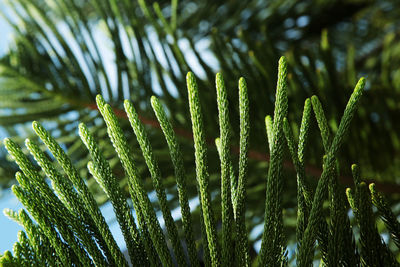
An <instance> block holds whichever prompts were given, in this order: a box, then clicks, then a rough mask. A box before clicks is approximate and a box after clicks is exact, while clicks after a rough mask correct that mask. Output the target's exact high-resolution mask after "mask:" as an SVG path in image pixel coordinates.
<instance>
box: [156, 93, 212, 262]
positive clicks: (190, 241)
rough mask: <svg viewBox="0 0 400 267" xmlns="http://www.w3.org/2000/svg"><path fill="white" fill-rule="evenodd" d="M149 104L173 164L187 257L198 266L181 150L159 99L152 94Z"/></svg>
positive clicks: (205, 242) (204, 241) (205, 241)
mask: <svg viewBox="0 0 400 267" xmlns="http://www.w3.org/2000/svg"><path fill="white" fill-rule="evenodd" d="M151 105H152V107H153V110H154V113H155V114H156V116H157V120H158V121H159V123H160V126H161V128H162V130H163V132H164V136H165V139H166V141H167V144H168V148H169V151H170V155H171V160H172V163H173V165H174V169H175V176H176V184H177V188H178V196H179V203H180V206H181V213H182V223H183V229H184V231H185V237H186V243H187V246H188V254H189V259H190V263H191V265H192V266H194V267H196V266H199V262H198V259H197V252H196V245H195V239H194V235H193V227H192V223H193V222H192V218H191V215H190V207H189V199H188V194H187V190H186V174H185V169H184V164H183V157H182V152H181V149H180V146H179V143H178V140H177V137H176V135H175V132H174V129H173V128H172V125H171V123H170V122H169V120H168V119H167V115H166V113H165V110H164V108H163V107H162V105H161V103H160V101H159V100H158V99H157V98H156V97H154V96H153V97H152V98H151ZM201 224H202V225H203V224H204V223H203V222H201ZM203 238H204V237H203ZM205 238H206V237H205ZM203 244H204V245H205V244H207V239H203ZM206 249H207V248H206V247H205V248H204V250H206Z"/></svg>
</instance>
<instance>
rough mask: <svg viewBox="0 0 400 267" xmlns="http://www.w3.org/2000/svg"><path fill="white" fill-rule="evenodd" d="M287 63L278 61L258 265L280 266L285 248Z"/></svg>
mask: <svg viewBox="0 0 400 267" xmlns="http://www.w3.org/2000/svg"><path fill="white" fill-rule="evenodd" d="M286 64H287V63H286V59H285V58H284V57H281V59H280V60H279V72H278V82H277V88H276V101H275V111H274V120H273V127H272V128H273V129H272V130H273V131H272V132H273V135H272V136H273V138H272V146H271V149H272V150H271V160H270V166H269V169H268V177H267V188H268V190H267V192H266V202H265V215H264V218H265V222H264V232H263V236H262V243H261V250H260V255H259V265H261V266H265V265H266V264H270V265H271V266H280V265H281V259H282V258H281V256H282V255H281V253H282V248H283V218H282V183H283V182H282V179H283V177H282V160H283V144H284V138H285V137H284V134H283V119H284V118H285V117H286V115H287V109H288V103H287V101H288V100H287V92H286V90H287V84H286V82H287V81H286V77H287V65H286Z"/></svg>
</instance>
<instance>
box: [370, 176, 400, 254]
mask: <svg viewBox="0 0 400 267" xmlns="http://www.w3.org/2000/svg"><path fill="white" fill-rule="evenodd" d="M369 191H370V192H371V198H372V203H373V204H374V206H375V207H377V208H378V211H379V215H380V217H381V218H382V220H383V221H384V222H385V225H386V227H387V229H388V231H389V233H390V236H391V237H392V238H393V240H394V242H395V244H396V245H397V247H400V223H399V221H398V220H397V218H396V216H395V215H394V214H393V212H392V210H391V209H390V207H389V205H388V203H387V202H386V200H385V197H384V196H383V195H382V194H381V193H380V192H378V191H377V190H376V186H375V184H370V185H369Z"/></svg>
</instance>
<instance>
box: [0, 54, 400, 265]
mask: <svg viewBox="0 0 400 267" xmlns="http://www.w3.org/2000/svg"><path fill="white" fill-rule="evenodd" d="M287 76H288V69H287V61H286V58H285V57H281V59H280V60H279V71H278V82H277V89H276V100H275V112H274V113H273V114H272V115H271V116H267V117H266V120H265V121H266V129H267V134H266V135H267V136H268V137H267V139H268V140H269V142H270V144H269V147H270V150H271V159H270V165H269V166H268V171H266V173H267V177H266V180H265V181H264V182H265V184H266V199H265V205H264V209H265V217H264V220H263V223H264V231H263V234H262V237H261V240H260V241H261V249H260V251H259V253H257V254H256V255H253V254H252V253H251V251H252V250H251V248H250V245H249V228H248V226H249V225H248V220H247V218H246V206H247V205H248V204H247V201H246V199H247V195H248V192H247V191H248V185H247V184H248V181H247V177H248V173H249V172H250V171H251V169H249V165H248V154H249V150H248V148H249V136H250V135H249V133H250V119H249V114H250V103H251V102H250V101H249V98H248V87H247V84H246V81H245V79H244V78H240V80H239V84H238V100H239V112H238V114H239V117H238V118H237V120H238V121H239V125H240V134H239V140H240V141H239V159H238V162H237V163H235V160H234V159H235V158H234V157H231V155H232V153H231V148H232V146H231V136H232V135H233V134H234V133H233V132H232V131H233V130H232V127H231V123H230V118H231V117H230V116H229V111H230V110H232V108H229V105H228V102H229V101H228V97H227V95H228V90H227V88H226V87H225V84H224V80H223V77H222V75H221V74H220V73H218V74H217V75H216V79H215V85H216V95H217V101H216V105H217V107H218V115H219V116H218V117H219V127H220V134H219V138H217V140H216V143H217V147H218V152H219V158H220V175H219V180H220V181H219V184H220V190H219V192H220V196H219V197H218V198H216V197H215V196H213V195H212V194H211V190H210V174H209V171H208V166H209V164H208V152H207V145H206V142H207V141H206V136H205V131H206V130H205V126H204V121H203V113H202V106H201V104H200V98H201V97H202V94H201V93H200V90H199V87H198V84H197V81H196V78H195V76H194V74H193V73H192V72H189V73H188V74H187V76H186V80H187V90H188V104H189V110H190V116H191V123H192V130H193V143H194V154H195V158H194V163H193V164H194V165H192V166H193V168H195V169H196V181H197V182H196V189H197V191H198V199H199V203H200V208H199V209H200V220H199V221H198V222H197V221H195V220H194V219H193V216H192V215H193V211H191V209H190V206H189V196H188V184H187V179H188V177H187V175H186V170H185V169H187V168H188V166H185V165H184V164H183V157H184V154H183V153H182V151H181V149H180V144H179V141H178V140H177V137H176V133H175V130H174V128H173V126H172V124H171V122H170V121H169V119H168V116H167V113H166V111H165V109H164V107H163V105H162V104H161V102H160V100H159V99H158V98H157V97H154V96H153V97H152V98H151V106H152V108H153V110H154V113H155V115H156V117H157V120H158V122H159V125H160V127H161V129H162V131H163V133H164V137H165V141H166V143H167V147H168V151H169V154H170V161H171V163H172V165H173V168H174V171H175V176H174V177H175V182H176V190H175V191H177V192H175V194H177V195H178V198H179V203H180V207H181V209H180V210H181V219H180V220H176V219H174V218H173V217H172V214H171V208H170V204H169V203H168V198H167V193H166V189H165V187H164V185H163V174H162V173H161V169H160V168H159V166H158V159H157V155H156V154H154V152H153V149H152V146H151V142H150V139H149V136H148V131H147V130H146V128H145V127H144V125H143V123H142V122H141V120H140V118H139V116H138V113H137V112H136V109H135V107H134V105H133V104H132V103H131V102H130V101H128V100H126V101H125V102H124V106H125V112H126V114H127V117H128V120H129V122H130V125H131V127H132V130H133V133H134V135H135V136H136V139H137V142H138V143H139V147H140V150H141V152H142V157H143V158H144V160H145V163H146V165H147V168H148V171H149V174H150V179H151V181H152V185H153V188H154V191H155V196H156V198H157V201H158V204H159V206H160V210H161V214H160V215H157V213H156V210H155V209H154V206H153V203H152V201H151V200H150V197H149V194H148V193H147V191H146V188H145V186H144V183H143V182H144V179H143V177H141V176H140V173H139V171H138V164H137V159H136V158H134V157H133V153H132V148H131V146H130V145H129V144H128V142H127V139H126V133H125V132H124V131H123V129H122V128H121V125H120V120H119V119H118V117H117V116H116V114H115V111H114V110H113V108H112V107H111V106H110V104H108V103H106V101H105V100H104V98H103V97H102V96H101V95H98V96H97V97H96V101H97V106H98V109H99V111H100V113H101V115H102V117H103V119H104V121H105V125H106V130H107V134H108V136H109V140H110V141H111V143H112V145H113V147H114V149H115V151H116V153H117V155H118V158H119V159H120V161H121V164H122V166H123V168H124V171H125V175H126V176H127V180H128V185H129V186H128V188H129V194H130V199H131V201H132V204H133V207H131V206H130V205H129V203H128V201H127V199H126V198H125V196H124V194H122V192H121V190H122V189H121V188H120V186H119V184H118V182H117V179H116V177H115V175H114V174H113V172H112V169H111V167H110V164H109V162H108V160H107V159H106V157H105V156H104V155H103V151H102V149H101V148H100V147H99V146H98V140H96V138H95V137H94V135H93V133H92V131H91V130H89V128H88V127H87V126H86V125H85V124H84V123H81V124H79V136H80V138H81V140H82V142H83V143H84V145H85V146H86V148H87V150H88V153H89V155H90V157H91V161H90V162H89V163H88V164H87V168H88V170H89V172H90V173H91V175H92V176H93V177H94V179H95V181H96V182H97V183H98V185H99V186H100V187H101V189H102V190H104V192H105V194H106V195H107V196H108V198H109V201H110V202H111V204H112V206H113V208H114V212H115V215H116V218H117V221H118V224H119V225H120V229H121V232H122V235H123V237H124V240H125V243H126V248H127V255H124V254H123V251H122V250H121V248H120V247H118V245H117V243H116V241H115V238H114V236H113V235H112V234H111V231H110V228H109V226H108V224H107V223H106V221H105V219H104V217H103V215H102V213H101V212H100V209H99V207H98V205H97V203H96V201H95V200H94V197H93V194H92V193H91V192H90V189H89V187H88V185H87V182H86V181H85V179H84V178H83V177H82V176H81V175H80V174H79V172H78V171H77V169H76V168H75V167H74V164H73V162H72V161H71V159H70V158H69V157H68V156H67V154H66V152H65V151H64V149H63V148H62V147H61V146H60V144H59V143H58V142H57V141H56V140H55V139H54V137H53V136H52V135H51V133H49V132H48V131H47V130H46V129H45V127H43V126H42V125H41V124H40V123H39V122H36V121H35V122H33V130H34V131H35V133H36V134H37V136H38V137H39V139H40V140H41V142H42V143H43V144H44V145H45V147H47V149H48V150H49V152H50V153H51V156H49V155H47V154H46V153H45V152H44V151H43V149H42V147H41V146H39V145H38V144H36V143H35V142H33V141H32V140H30V139H27V140H26V141H25V146H26V148H27V149H28V151H29V152H30V154H31V155H32V156H33V158H34V159H35V161H36V162H37V165H38V166H36V165H34V164H33V163H32V161H31V159H30V158H29V157H27V156H26V154H25V153H24V152H23V149H22V148H21V147H20V146H19V145H18V144H17V143H15V142H14V141H12V140H11V139H8V138H7V139H5V140H4V144H5V146H6V149H7V150H8V153H9V154H10V155H11V156H12V158H13V159H14V161H15V162H16V163H17V164H18V166H19V169H20V171H18V172H17V173H16V175H15V176H16V179H17V181H18V184H16V185H13V186H12V191H13V192H14V194H15V195H16V197H17V198H18V199H19V201H20V202H21V203H22V204H23V205H24V209H21V210H20V211H18V212H16V211H12V210H10V209H6V210H4V213H5V215H6V216H8V217H9V218H11V219H12V220H15V221H16V222H17V223H19V224H21V225H22V226H23V227H24V231H20V232H19V234H18V241H17V242H16V243H15V244H14V247H13V251H12V253H11V252H10V251H6V252H4V254H2V256H1V258H0V262H1V264H2V265H4V266H12V265H16V266H32V265H35V266H54V265H63V266H64V265H67V266H92V265H96V266H128V265H129V262H130V263H131V264H133V265H134V266H175V265H176V266H188V265H190V266H202V265H205V266H230V265H232V264H233V265H235V266H252V265H253V264H257V265H258V266H286V265H288V264H290V263H294V262H296V263H297V265H298V266H311V265H312V264H313V261H315V260H319V261H320V265H322V266H398V265H399V263H398V262H397V260H396V256H395V254H394V253H393V251H392V250H391V249H390V248H389V247H388V246H387V244H386V243H385V242H384V241H383V240H382V237H381V236H380V234H379V232H378V230H377V226H376V221H375V218H374V212H373V208H372V206H373V205H374V206H376V207H377V209H378V211H379V215H380V216H381V217H382V219H383V221H384V222H385V224H386V226H387V230H388V231H389V233H390V234H391V235H392V236H393V238H394V240H395V244H396V246H398V245H399V244H398V243H399V242H398V241H399V238H400V235H399V222H398V221H397V219H396V217H395V216H394V214H393V212H392V211H391V209H390V208H389V206H388V203H387V202H386V200H385V199H384V197H383V196H382V195H381V193H379V192H378V191H377V189H376V187H375V185H374V184H371V185H370V186H369V188H368V186H367V184H366V183H365V182H364V181H362V179H361V175H360V170H359V168H358V166H357V165H353V166H352V172H353V177H354V184H355V187H354V189H351V188H348V189H347V190H344V188H343V187H342V186H341V185H340V184H339V182H338V173H339V171H338V170H339V162H338V160H337V159H338V151H339V150H340V147H341V145H342V144H343V140H344V138H345V137H346V135H347V134H348V131H349V127H350V123H351V121H352V119H353V117H354V116H355V114H356V109H357V107H358V105H359V102H360V98H361V96H362V93H363V91H364V87H365V79H364V78H361V79H360V80H359V81H358V83H357V84H356V86H355V89H354V91H353V93H352V94H351V96H350V98H349V100H348V103H347V105H346V108H345V110H344V112H343V116H342V118H341V120H340V123H339V126H338V129H337V131H336V133H334V134H333V133H331V131H330V129H329V127H328V125H327V123H328V122H327V118H326V117H325V113H324V109H323V107H322V104H321V102H320V101H319V99H318V97H316V96H313V97H311V99H306V101H305V104H304V110H303V116H302V121H301V123H300V125H301V127H300V129H299V132H300V134H299V138H298V141H297V140H296V139H295V137H294V135H293V129H292V127H291V125H290V122H289V120H288V107H289V101H288V97H287V96H288V81H287ZM249 90H251V88H249ZM312 114H314V116H313V115H312ZM312 117H315V119H316V120H317V122H318V126H319V132H320V134H321V139H322V143H323V146H324V148H325V152H324V155H323V166H322V168H323V172H322V174H321V177H320V179H319V181H318V184H317V186H316V188H315V189H313V188H312V187H311V186H310V185H309V178H308V177H307V175H306V173H307V170H306V169H305V165H304V159H305V156H306V155H305V148H306V147H307V144H309V143H310V142H309V141H308V139H309V135H310V131H311V127H310V121H311V118H312ZM286 147H288V149H289V152H290V155H291V157H292V161H293V164H294V167H295V171H296V176H297V178H296V183H297V216H296V217H297V218H296V227H297V228H296V237H297V240H296V242H297V249H296V253H295V255H296V256H295V257H292V258H289V256H288V251H289V247H288V244H287V242H286V237H285V231H284V228H285V224H284V218H285V214H284V212H283V211H284V207H283V203H282V195H284V194H285V191H284V188H283V182H284V180H285V179H290V178H289V177H286V176H285V175H284V172H283V152H284V149H285V148H286ZM57 166H59V167H60V168H58V167H57ZM218 200H219V202H220V203H218ZM325 203H328V205H329V209H328V213H329V215H326V213H325V212H326V210H325V208H324V205H325ZM216 206H220V207H221V208H220V209H216ZM349 207H350V208H351V210H352V212H353V214H354V216H355V220H356V225H357V227H358V229H359V236H356V235H354V234H353V230H354V229H353V228H354V225H353V224H351V220H352V218H351V217H349V215H348V214H349V213H348V210H349ZM217 211H218V212H221V216H220V217H217V216H216V215H215V213H216V212H217ZM160 216H162V217H163V220H164V222H165V229H164V228H163V227H162V226H161V224H160V218H159V217H160ZM217 218H221V220H218V219H217ZM178 221H181V223H178ZM198 224H199V228H200V229H201V231H200V232H201V233H200V234H196V233H195V231H194V230H193V229H194V227H198ZM178 225H182V228H183V232H184V233H182V232H181V231H178ZM318 255H320V256H318Z"/></svg>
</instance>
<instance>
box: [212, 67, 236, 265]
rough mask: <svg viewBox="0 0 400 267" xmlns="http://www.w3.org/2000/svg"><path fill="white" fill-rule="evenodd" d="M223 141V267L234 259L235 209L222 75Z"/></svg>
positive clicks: (219, 81)
mask: <svg viewBox="0 0 400 267" xmlns="http://www.w3.org/2000/svg"><path fill="white" fill-rule="evenodd" d="M215 83H216V87H217V103H218V111H219V126H220V140H221V149H220V150H221V153H220V154H221V156H220V159H221V202H222V203H221V204H222V261H221V264H222V266H228V265H229V262H230V259H232V257H233V254H232V248H233V246H232V232H233V231H232V226H233V225H232V221H233V207H232V198H231V187H230V183H231V181H230V165H231V163H230V162H231V159H230V151H229V149H230V137H231V133H230V126H229V125H230V123H229V107H228V97H227V92H226V88H225V84H224V80H223V78H222V75H221V74H220V73H218V74H217V75H216V78H215Z"/></svg>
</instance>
